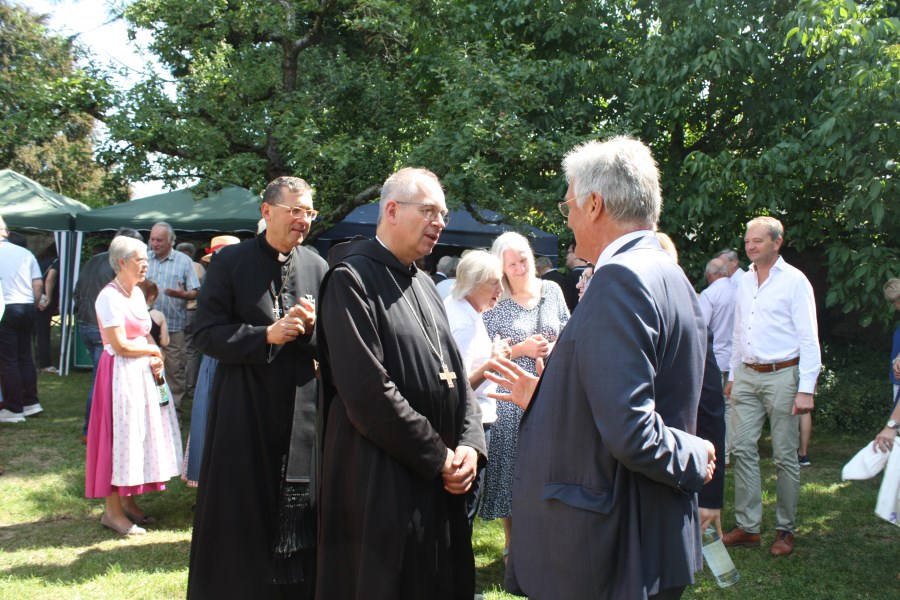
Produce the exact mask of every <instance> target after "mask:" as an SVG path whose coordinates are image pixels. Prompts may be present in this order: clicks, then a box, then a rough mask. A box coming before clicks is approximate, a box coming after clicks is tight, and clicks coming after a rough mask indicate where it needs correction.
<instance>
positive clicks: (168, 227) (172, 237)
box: [150, 221, 175, 243]
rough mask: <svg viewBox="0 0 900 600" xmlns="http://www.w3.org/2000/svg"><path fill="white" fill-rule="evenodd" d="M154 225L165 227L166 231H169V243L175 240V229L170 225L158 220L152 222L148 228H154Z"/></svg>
mask: <svg viewBox="0 0 900 600" xmlns="http://www.w3.org/2000/svg"><path fill="white" fill-rule="evenodd" d="M156 227H165V229H166V231H168V232H169V243H174V242H175V230H174V229H173V228H172V226H171V225H169V224H168V223H166V222H165V221H160V222H159V223H154V224H153V227H151V228H150V229H151V230H152V229H155V228H156Z"/></svg>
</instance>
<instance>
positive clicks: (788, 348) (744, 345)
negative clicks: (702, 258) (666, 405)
mask: <svg viewBox="0 0 900 600" xmlns="http://www.w3.org/2000/svg"><path fill="white" fill-rule="evenodd" d="M757 281H758V279H757V274H756V266H755V265H753V266H751V267H750V270H749V271H747V274H746V275H744V276H743V277H742V278H741V281H740V284H739V285H738V289H737V301H736V303H735V312H734V338H733V341H734V343H733V345H732V353H731V373H730V374H729V376H728V378H729V380H733V379H734V371H735V369H736V368H737V367H738V366H740V364H741V363H742V362H743V363H776V362H782V361H785V360H790V359H792V358H797V357H798V356H799V357H800V385H799V386H798V390H797V391H798V392H805V393H808V394H812V393H813V392H814V391H815V389H816V378H818V376H819V370H820V369H821V368H822V357H821V353H820V351H819V332H818V327H817V324H816V301H815V298H814V297H813V290H812V286H811V285H810V284H809V280H808V279H806V276H805V275H804V274H803V273H801V272H800V270H799V269H797V268H795V267H792V266H791V265H789V264H787V263H786V262H785V261H784V259H783V258H782V257H780V256H779V257H778V260H776V261H775V264H774V265H772V268H771V269H770V270H769V277H768V278H767V279H766V280H765V281H764V282H763V284H762V286H759V285H758V284H757Z"/></svg>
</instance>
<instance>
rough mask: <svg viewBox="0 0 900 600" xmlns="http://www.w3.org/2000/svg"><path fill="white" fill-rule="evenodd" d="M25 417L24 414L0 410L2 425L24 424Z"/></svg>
mask: <svg viewBox="0 0 900 600" xmlns="http://www.w3.org/2000/svg"><path fill="white" fill-rule="evenodd" d="M24 422H25V415H24V414H22V413H14V412H13V411H11V410H6V409H5V408H4V409H3V410H0V423H24Z"/></svg>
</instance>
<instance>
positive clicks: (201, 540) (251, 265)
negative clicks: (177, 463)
mask: <svg viewBox="0 0 900 600" xmlns="http://www.w3.org/2000/svg"><path fill="white" fill-rule="evenodd" d="M281 258H282V259H283V258H284V257H281ZM326 267H327V266H326V264H325V261H324V260H322V258H321V257H319V256H318V255H317V254H315V253H314V252H312V251H310V250H307V249H305V248H302V247H299V248H295V249H294V250H293V252H292V254H291V255H290V259H289V260H287V261H285V260H279V253H278V252H277V251H276V250H275V249H273V248H272V247H271V246H270V245H269V244H268V243H267V242H266V240H265V236H264V235H261V236H259V237H257V238H255V239H252V240H246V241H244V242H242V243H240V244H237V245H234V246H227V247H225V248H222V249H221V250H220V251H219V252H218V253H217V254H216V256H215V257H214V258H213V259H212V261H211V262H210V267H209V270H208V271H207V274H206V279H205V280H204V282H203V286H202V288H201V291H200V298H199V301H198V308H197V316H196V320H195V324H194V338H195V340H196V341H197V344H198V347H199V349H200V351H201V352H203V353H204V354H208V355H210V356H212V357H213V358H215V359H217V360H218V361H219V365H218V368H217V370H216V375H215V379H214V381H213V387H212V394H211V402H210V412H209V417H208V418H209V420H208V424H207V434H206V444H205V447H204V450H203V452H204V454H203V462H202V466H201V468H200V483H199V489H198V493H197V504H196V508H195V514H194V531H193V539H192V541H191V559H190V572H189V576H188V598H195V599H199V598H254V599H258V598H279V597H292V598H301V599H302V598H303V597H305V596H308V595H309V592H307V591H305V590H304V589H303V588H304V587H311V586H312V584H313V581H314V576H315V572H314V571H315V566H314V550H311V551H309V552H308V553H306V551H304V556H303V558H304V560H305V561H306V562H305V563H304V564H303V567H304V570H305V571H306V572H305V573H304V575H305V582H306V583H305V585H300V586H296V587H288V586H283V585H276V584H275V583H274V581H275V574H276V571H277V569H278V568H279V564H280V563H279V562H278V561H277V560H276V559H275V557H274V551H273V549H274V547H275V542H276V534H277V532H278V526H279V522H278V521H279V497H280V494H281V490H282V486H283V480H284V477H283V470H284V465H285V462H286V457H287V456H288V449H289V447H291V448H292V453H291V457H292V459H294V458H295V456H296V455H295V453H294V452H293V450H294V449H296V448H297V446H298V445H300V446H302V444H298V442H297V440H298V439H305V440H307V442H306V447H305V448H300V450H303V451H302V452H300V454H301V456H305V460H306V463H307V464H305V465H303V464H301V465H300V466H299V469H297V470H298V471H299V472H300V473H301V474H302V475H303V476H304V477H308V476H309V474H310V471H311V469H312V466H313V463H312V448H313V446H312V445H311V442H312V440H313V438H314V435H313V432H314V429H315V404H316V395H317V390H316V388H317V386H316V379H315V365H314V360H315V358H316V339H315V332H311V333H310V334H308V335H304V336H300V337H299V338H297V339H296V340H295V341H293V342H290V343H288V344H284V345H282V346H272V345H269V344H267V343H266V328H267V327H268V326H269V325H271V324H272V323H273V322H275V321H276V320H277V318H278V314H276V311H275V302H274V301H273V292H274V294H275V295H279V301H278V307H279V308H280V310H281V312H282V313H283V311H284V310H285V307H288V308H290V306H292V305H293V304H294V303H295V300H296V298H297V297H301V298H302V297H306V296H307V295H308V296H309V297H312V298H317V296H318V289H319V283H320V282H321V280H322V277H323V276H324V274H325V271H326ZM285 280H286V281H287V283H286V284H285V285H284V286H283V287H282V282H283V281H285ZM295 403H296V406H297V410H295ZM292 424H293V427H292ZM292 430H293V440H294V441H293V442H292ZM294 467H295V468H296V465H294ZM306 485H307V487H308V479H307V482H306ZM311 510H315V509H314V507H312V508H311ZM313 535H314V534H313ZM313 543H314V540H313ZM306 554H308V556H307V555H306ZM298 588H299V589H298Z"/></svg>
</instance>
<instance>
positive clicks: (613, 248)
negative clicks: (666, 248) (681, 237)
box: [594, 229, 661, 271]
mask: <svg viewBox="0 0 900 600" xmlns="http://www.w3.org/2000/svg"><path fill="white" fill-rule="evenodd" d="M645 238H652V241H653V242H655V243H656V247H657V248H660V247H661V246H660V245H659V240H657V239H656V236H655V235H653V232H652V231H650V230H649V229H641V230H640V231H632V232H631V233H626V234H625V235H623V236H620V237H618V238H616V239H615V240H614V241H613V243H611V244H610V245H609V246H607V247H606V248H604V250H603V252H601V253H600V257H599V258H598V259H597V262H596V263H594V265H595V266H594V270H595V271H596V269H599V268H600V267H602V266H603V265H605V264H606V263H608V262H609V261H610V260H612V257H613V256H615V255H616V254H619V253H620V252H627V251H628V250H631V249H632V248H634V247H635V246H637V245H638V242H641V244H640V245H641V246H644V245H645V244H644V242H645V241H647V242H649V240H646V239H645ZM629 242H631V243H629ZM626 246H627V247H626ZM651 247H653V246H651Z"/></svg>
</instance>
